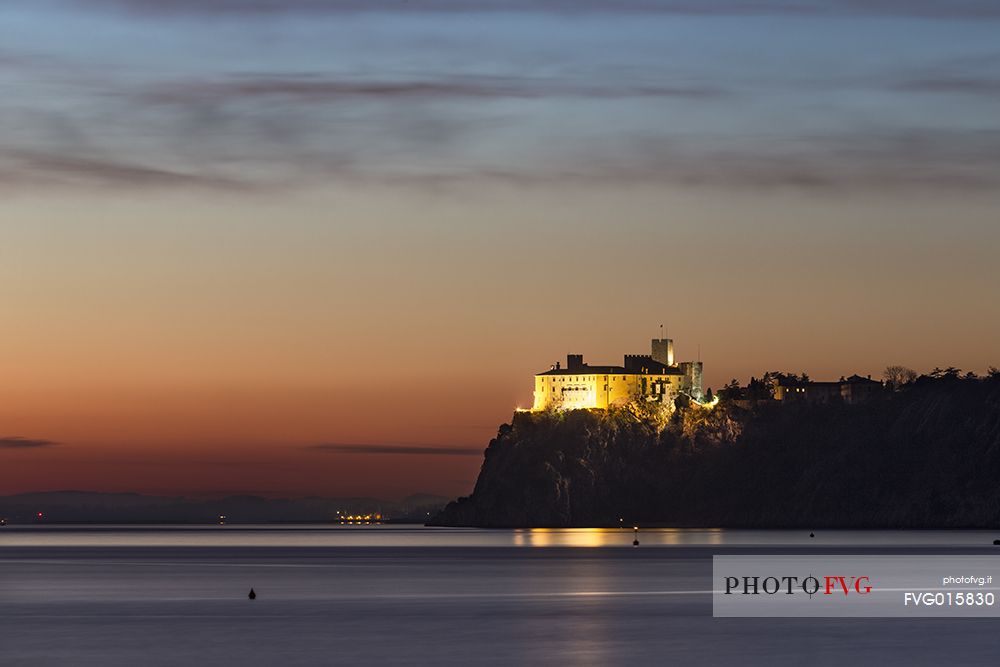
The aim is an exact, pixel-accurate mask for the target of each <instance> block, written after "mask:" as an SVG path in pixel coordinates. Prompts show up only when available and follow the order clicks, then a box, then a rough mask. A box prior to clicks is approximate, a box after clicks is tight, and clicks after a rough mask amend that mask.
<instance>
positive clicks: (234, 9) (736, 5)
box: [66, 0, 1000, 19]
mask: <svg viewBox="0 0 1000 667" xmlns="http://www.w3.org/2000/svg"><path fill="white" fill-rule="evenodd" d="M66 1H67V2H69V3H71V4H73V5H76V6H82V7H90V8H94V7H98V8H109V9H116V10H122V11H127V12H132V13H136V14H147V15H151V16H170V15H180V16H183V15H197V16H219V17H227V16H261V17H270V16H274V15H277V14H338V13H359V12H406V13H484V12H488V13H497V12H530V13H560V14H562V13H566V14H581V13H595V12H597V13H615V14H625V13H647V14H695V15H712V14H719V15H724V16H725V15H754V14H793V15H799V14H806V15H808V14H819V15H824V14H832V15H844V14H847V15H853V14H860V15H876V16H920V17H929V18H944V19H948V18H978V19H984V18H998V17H1000V8H998V7H997V5H996V3H995V2H992V1H991V0H949V1H948V2H941V1H940V0H419V1H415V0H66Z"/></svg>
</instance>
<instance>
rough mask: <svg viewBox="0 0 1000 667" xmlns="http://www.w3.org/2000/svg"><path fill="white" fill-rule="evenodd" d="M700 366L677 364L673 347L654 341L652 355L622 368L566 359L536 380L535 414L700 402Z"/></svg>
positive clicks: (634, 357) (629, 357)
mask: <svg viewBox="0 0 1000 667" xmlns="http://www.w3.org/2000/svg"><path fill="white" fill-rule="evenodd" d="M701 377H702V363H701V361H683V362H681V363H675V362H674V341H673V340H672V339H670V338H654V339H653V340H652V349H651V353H650V354H626V355H625V363H624V365H623V366H591V365H590V364H587V363H584V361H583V355H582V354H570V355H567V356H566V367H565V368H563V367H562V366H561V365H560V364H559V363H558V362H556V364H555V365H553V366H552V368H550V369H549V370H547V371H544V372H542V373H537V374H536V375H535V403H534V407H533V408H532V409H533V410H547V409H559V410H579V409H584V408H607V407H608V406H613V405H622V404H624V403H627V402H629V401H632V400H646V401H654V402H666V401H670V400H673V398H674V397H676V396H678V395H679V394H687V395H688V396H690V397H692V398H694V399H695V400H698V401H700V400H702V398H703V396H702V390H701Z"/></svg>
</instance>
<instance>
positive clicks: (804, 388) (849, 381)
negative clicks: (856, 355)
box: [774, 374, 885, 405]
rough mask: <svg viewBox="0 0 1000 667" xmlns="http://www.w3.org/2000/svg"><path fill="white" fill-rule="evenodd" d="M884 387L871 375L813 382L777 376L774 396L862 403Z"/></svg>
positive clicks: (819, 401) (827, 401) (880, 391)
mask: <svg viewBox="0 0 1000 667" xmlns="http://www.w3.org/2000/svg"><path fill="white" fill-rule="evenodd" d="M884 389H885V387H884V386H883V385H882V383H881V382H879V381H878V380H873V379H872V376H871V375H869V376H868V377H862V376H860V375H857V374H855V375H852V376H850V377H847V378H844V377H842V378H840V380H838V381H836V382H814V381H812V380H799V379H795V378H778V379H777V380H776V381H775V382H774V398H775V400H778V401H783V402H801V403H831V402H834V401H843V402H844V403H847V404H849V405H850V404H855V403H864V402H865V401H867V400H869V399H871V398H873V397H874V396H877V395H879V394H881V393H882V392H883V391H884Z"/></svg>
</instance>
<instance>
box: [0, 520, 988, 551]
mask: <svg viewBox="0 0 1000 667" xmlns="http://www.w3.org/2000/svg"><path fill="white" fill-rule="evenodd" d="M635 537H636V535H635V533H634V532H633V530H632V528H631V527H627V528H526V529H511V530H503V529H476V528H437V527H424V526H417V525H381V526H340V525H332V526H331V525H294V526H274V525H266V526H264V525H260V526H253V525H227V526H214V525H213V526H6V527H3V528H0V547H60V546H63V547H158V546H177V547H521V548H523V547H580V548H595V547H631V546H632V540H633V539H634V538H635ZM994 537H995V535H994V534H993V533H992V532H990V531H943V530H942V531H934V530H871V531H859V530H818V531H815V537H810V532H809V531H807V530H728V529H721V528H640V530H639V533H638V539H639V542H640V545H641V546H642V547H671V546H730V547H731V546H785V545H787V546H796V547H812V546H817V547H824V546H853V545H857V546H903V547H905V546H984V545H989V544H991V542H992V540H993V538H994Z"/></svg>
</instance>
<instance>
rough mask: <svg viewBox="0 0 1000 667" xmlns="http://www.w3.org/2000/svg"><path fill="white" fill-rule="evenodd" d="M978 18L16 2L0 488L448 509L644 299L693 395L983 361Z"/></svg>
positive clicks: (484, 5)
mask: <svg viewBox="0 0 1000 667" xmlns="http://www.w3.org/2000/svg"><path fill="white" fill-rule="evenodd" d="M998 35H1000V6H998V5H997V4H996V3H995V2H987V1H983V2H973V1H961V0H959V1H955V2H931V1H930V0H912V1H903V0H871V1H867V2H862V1H852V0H813V1H811V2H809V1H806V2H792V1H791V0H787V1H783V0H773V1H769V2H764V1H746V2H743V1H738V0H714V1H712V0H708V1H699V2H694V1H691V0H662V1H660V0H622V1H621V2H615V1H613V0H536V1H529V0H426V1H422V0H410V1H409V2H406V1H403V0H372V1H362V0H3V2H2V3H0V91H2V94H0V128H2V133H0V316H2V323H3V327H2V330H0V379H2V383H0V495H5V494H8V493H18V492H25V491H44V490H59V489H79V490H93V491H137V492H144V493H164V494H190V495H206V494H225V493H259V494H265V495H275V496H286V495H287V496H300V495H324V496H348V495H373V496H380V497H384V498H390V499H393V498H399V497H402V496H405V495H407V494H409V493H412V492H418V491H420V492H433V493H440V494H443V495H458V494H466V493H468V492H469V491H470V490H471V487H472V483H473V481H474V479H475V474H476V472H477V470H478V468H479V465H480V463H481V452H482V450H483V449H484V448H485V446H486V444H487V443H488V441H489V439H490V437H491V436H492V435H493V434H494V433H495V432H496V428H497V426H498V425H499V424H500V423H502V422H503V421H505V420H508V419H509V418H510V415H511V412H512V410H513V409H514V408H515V406H518V405H522V406H523V405H530V403H531V391H532V388H533V384H532V378H531V376H532V374H533V373H535V372H536V371H539V370H544V369H546V368H548V366H549V365H550V364H551V363H553V362H555V361H556V360H560V359H564V358H565V354H566V353H567V352H579V353H583V354H585V355H586V357H587V359H588V360H590V361H594V362H601V363H620V362H621V355H622V354H623V353H626V352H633V353H634V352H639V353H642V352H646V351H647V350H648V346H649V339H650V338H651V337H653V336H655V335H657V334H658V332H659V328H658V327H659V325H660V324H661V323H663V324H665V325H666V326H667V327H668V329H669V333H670V336H671V337H672V338H674V339H675V341H676V348H677V354H678V358H679V359H681V360H684V359H691V358H694V357H695V356H696V355H697V354H698V349H699V346H700V350H701V358H702V360H703V361H704V363H705V375H706V385H707V386H711V387H715V388H717V387H719V386H720V385H722V384H723V383H725V382H726V381H728V380H729V379H730V378H733V377H736V378H740V379H741V380H742V381H746V380H747V378H748V377H749V376H750V375H760V374H761V373H762V372H764V371H766V370H770V369H775V370H787V371H794V372H801V371H805V372H808V373H809V374H810V375H811V376H812V377H814V378H816V379H836V378H837V377H840V376H841V375H849V374H851V373H862V374H868V373H871V374H873V376H880V375H881V371H882V369H883V368H884V367H885V366H886V365H887V364H903V365H907V366H911V367H913V368H915V369H917V370H918V371H927V370H930V369H931V368H933V367H934V366H951V365H953V366H958V367H961V368H963V369H967V370H975V371H984V370H985V369H986V368H987V367H988V366H989V365H991V364H994V365H1000V349H998V343H997V341H998V340H1000V309H998V308H997V306H996V301H997V295H998V288H1000V270H998V264H997V262H998V259H997V256H998V253H997V251H998V249H1000V40H998V39H997V36H998ZM362 445H371V446H374V447H373V448H371V449H368V448H364V447H361V446H362Z"/></svg>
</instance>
